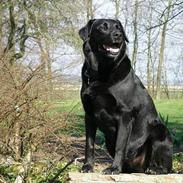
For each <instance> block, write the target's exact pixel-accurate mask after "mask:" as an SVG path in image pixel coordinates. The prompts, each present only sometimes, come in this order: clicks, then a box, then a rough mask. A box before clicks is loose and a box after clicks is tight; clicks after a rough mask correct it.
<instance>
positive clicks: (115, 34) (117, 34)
mask: <svg viewBox="0 0 183 183" xmlns="http://www.w3.org/2000/svg"><path fill="white" fill-rule="evenodd" d="M121 36H122V33H121V32H114V33H113V37H114V38H119V37H121Z"/></svg>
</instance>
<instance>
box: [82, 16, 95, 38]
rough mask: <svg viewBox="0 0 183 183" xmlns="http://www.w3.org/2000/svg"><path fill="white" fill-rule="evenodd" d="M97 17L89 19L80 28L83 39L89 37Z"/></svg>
mask: <svg viewBox="0 0 183 183" xmlns="http://www.w3.org/2000/svg"><path fill="white" fill-rule="evenodd" d="M95 20H96V19H91V20H89V21H88V23H87V24H86V25H85V26H84V27H83V28H81V29H80V30H79V36H80V38H81V39H82V40H83V41H86V39H87V38H88V37H89V35H90V31H91V27H92V25H93V22H94V21H95Z"/></svg>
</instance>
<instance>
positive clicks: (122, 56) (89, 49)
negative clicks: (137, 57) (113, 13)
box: [79, 19, 173, 174]
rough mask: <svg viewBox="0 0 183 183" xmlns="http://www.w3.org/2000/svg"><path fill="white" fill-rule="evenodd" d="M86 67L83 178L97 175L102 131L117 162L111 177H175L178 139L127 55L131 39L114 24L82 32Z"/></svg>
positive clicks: (92, 24) (104, 22) (97, 23)
mask: <svg viewBox="0 0 183 183" xmlns="http://www.w3.org/2000/svg"><path fill="white" fill-rule="evenodd" d="M79 35H80V37H81V39H82V40H83V42H84V43H83V52H84V55H85V62H84V65H83V68H82V88H81V100H82V103H83V107H84V110H85V127H86V149H85V163H84V165H83V167H82V172H92V171H93V165H94V142H95V135H96V130H97V128H99V129H100V130H101V131H102V132H103V133H104V136H105V142H106V148H107V150H108V152H109V154H110V155H111V156H112V157H113V158H114V160H113V163H112V166H110V167H109V168H107V169H105V170H104V171H103V173H105V174H118V173H120V172H126V173H132V172H137V173H138V172H139V173H140V172H141V173H144V172H145V173H149V174H163V173H169V172H171V168H172V149H173V145H172V139H171V136H170V133H169V131H168V129H167V128H166V126H165V125H164V124H163V123H162V122H161V120H160V118H159V117H158V114H157V111H156V109H155V106H154V103H153V101H152V98H151V97H150V95H149V94H148V92H147V90H146V89H145V87H144V86H143V84H142V83H141V81H140V80H139V78H138V77H137V76H136V75H135V73H134V70H133V69H132V67H131V64H130V60H129V58H128V56H127V55H126V42H128V39H127V36H126V34H125V32H124V29H123V27H122V24H121V23H120V21H118V20H113V19H94V20H90V21H89V22H88V23H87V25H86V26H85V27H83V28H82V29H80V31H79Z"/></svg>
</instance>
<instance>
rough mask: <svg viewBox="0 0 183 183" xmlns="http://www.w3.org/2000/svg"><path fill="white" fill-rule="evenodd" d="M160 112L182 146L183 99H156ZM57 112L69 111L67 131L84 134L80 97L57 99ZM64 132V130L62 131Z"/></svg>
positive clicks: (54, 104)
mask: <svg viewBox="0 0 183 183" xmlns="http://www.w3.org/2000/svg"><path fill="white" fill-rule="evenodd" d="M155 105H156V108H157V111H158V113H160V114H161V116H162V117H163V119H164V121H166V123H167V124H166V125H167V126H168V128H169V129H170V131H171V132H172V133H173V134H174V140H175V145H177V146H180V145H181V144H182V142H183V100H181V99H177V100H160V101H155ZM57 112H59V113H60V112H64V113H68V115H69V118H67V120H68V124H69V125H68V126H69V129H67V130H66V129H65V130H66V131H67V133H70V134H71V135H76V136H83V135H84V112H83V109H82V105H81V102H80V99H73V100H63V101H55V102H54V103H53V106H52V110H51V111H50V113H51V114H54V113H57ZM62 133H63V131H62Z"/></svg>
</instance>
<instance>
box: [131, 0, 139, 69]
mask: <svg viewBox="0 0 183 183" xmlns="http://www.w3.org/2000/svg"><path fill="white" fill-rule="evenodd" d="M134 8H135V9H134V19H133V35H134V41H133V52H132V66H133V68H134V70H135V69H136V62H137V51H138V29H137V27H138V10H139V2H138V0H135V6H134Z"/></svg>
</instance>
